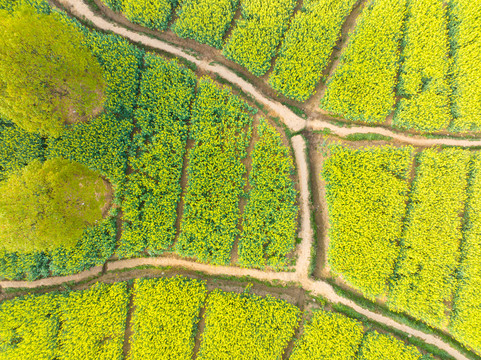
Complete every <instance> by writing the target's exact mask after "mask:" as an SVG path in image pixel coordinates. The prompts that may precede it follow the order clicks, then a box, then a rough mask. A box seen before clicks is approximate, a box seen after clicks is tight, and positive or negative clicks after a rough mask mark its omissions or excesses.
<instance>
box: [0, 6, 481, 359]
mask: <svg viewBox="0 0 481 360" xmlns="http://www.w3.org/2000/svg"><path fill="white" fill-rule="evenodd" d="M59 1H60V3H62V4H63V5H64V6H65V7H66V8H67V9H69V11H71V12H72V13H73V14H74V15H76V16H79V17H81V18H85V19H88V21H90V22H92V23H93V24H94V25H95V26H96V27H98V28H100V29H103V30H106V31H112V32H114V33H117V34H119V35H121V36H123V37H125V38H128V39H130V40H132V41H134V42H138V43H141V44H143V45H146V46H149V47H152V48H156V49H159V50H162V51H166V52H169V53H171V54H173V55H175V56H178V57H182V58H184V59H187V60H189V61H191V62H193V63H195V64H196V65H197V66H199V67H200V68H202V69H203V70H205V71H209V72H213V73H217V74H218V75H220V76H221V77H223V78H224V79H226V80H228V81H229V82H231V83H234V84H236V85H237V86H239V87H240V88H242V90H243V91H245V92H247V93H249V94H251V95H252V96H254V97H255V98H256V99H257V100H258V101H260V102H261V103H263V104H265V105H266V106H268V107H269V108H271V110H273V111H275V112H276V113H277V114H278V115H279V116H280V117H281V118H282V119H283V121H284V122H285V123H286V125H287V126H288V127H289V128H290V129H291V130H292V131H294V132H297V131H300V130H302V129H304V128H306V127H307V128H310V129H319V130H322V129H323V128H328V129H330V130H331V131H332V132H333V133H335V134H337V135H339V136H346V135H348V134H353V133H378V134H382V135H385V136H390V137H392V138H395V139H397V140H399V141H404V142H407V143H411V144H414V145H420V146H429V145H435V144H446V145H457V146H473V145H476V144H481V140H477V141H468V140H454V139H453V140H447V139H422V138H414V137H408V136H405V135H402V134H397V133H394V132H392V131H390V130H387V129H384V128H375V127H363V126H359V127H352V128H343V127H338V126H335V125H333V124H331V123H329V122H327V121H323V120H308V121H306V120H304V119H302V118H300V117H299V116H297V115H295V114H294V113H293V112H292V111H291V110H289V109H288V108H287V107H285V106H284V105H282V104H280V103H278V102H275V101H273V100H270V99H268V98H266V97H265V96H263V95H262V94H261V93H260V92H259V91H258V90H257V89H256V88H255V87H254V86H253V85H252V84H250V83H248V82H247V81H245V80H244V79H242V78H240V77H239V76H237V75H236V74H234V73H233V72H231V71H230V70H228V69H227V68H225V67H224V66H221V65H217V64H213V65H211V64H209V63H208V62H207V61H200V60H198V59H197V58H195V57H193V56H191V55H189V54H187V53H186V52H184V51H182V50H180V49H178V48H177V47H174V46H172V45H170V44H167V43H165V42H163V41H161V40H157V39H152V38H150V37H147V36H144V35H141V34H137V33H135V32H132V31H130V30H127V29H125V28H122V27H119V26H117V25H115V24H111V23H109V22H107V21H106V20H104V19H102V18H101V17H98V16H96V15H95V14H94V13H93V12H92V11H91V10H90V9H89V7H88V6H87V5H86V4H85V3H83V2H82V1H81V0H59ZM292 145H293V148H294V155H295V158H296V163H297V168H298V172H299V180H300V184H299V185H300V201H301V229H300V234H299V235H300V237H301V239H302V242H301V244H300V246H299V251H298V254H299V256H298V259H297V265H296V271H295V272H270V271H261V270H256V269H246V268H240V267H232V266H213V265H208V264H202V263H197V262H193V261H189V260H184V259H176V258H170V257H163V258H140V259H126V260H118V261H112V262H109V263H107V266H106V270H107V271H110V270H121V269H129V268H134V267H138V266H142V265H153V266H165V267H167V266H171V267H179V268H184V269H188V270H193V271H200V272H202V273H204V274H210V275H229V276H236V277H245V276H250V277H253V278H256V279H259V280H264V281H271V282H272V281H277V282H282V283H284V284H287V283H300V284H301V285H302V287H303V288H304V289H305V290H307V291H310V292H311V293H312V294H314V295H320V296H323V297H325V298H327V299H328V300H329V301H331V302H334V303H341V304H344V305H346V306H349V307H351V308H353V309H354V310H355V311H357V312H359V313H361V314H363V315H365V316H367V317H368V318H370V319H372V320H374V321H377V322H380V323H383V324H385V325H387V326H390V327H392V328H396V329H399V330H401V331H404V332H406V333H408V334H410V335H412V336H416V337H418V338H420V339H423V340H424V341H425V342H427V343H429V344H433V345H435V346H437V347H438V348H440V349H443V350H445V351H446V352H448V353H449V354H450V355H452V356H453V357H455V358H456V359H462V360H467V358H466V357H465V356H464V355H462V354H461V353H459V352H458V351H457V350H455V349H453V348H451V347H450V346H449V345H448V344H446V343H444V342H443V341H442V340H441V339H439V338H437V337H435V336H433V335H429V334H425V333H423V332H421V331H418V330H415V329H412V328H410V327H408V326H406V325H403V324H400V323H398V322H396V321H394V320H392V319H390V318H388V317H385V316H382V315H379V314H376V313H374V312H372V311H369V310H366V309H364V308H362V307H360V306H358V305H357V304H355V303H354V302H352V301H351V300H348V299H345V298H343V297H341V296H339V295H337V294H336V292H335V291H334V289H333V288H332V286H331V285H329V284H328V283H326V282H324V281H314V280H311V279H309V277H308V272H309V262H310V251H311V246H312V243H313V238H312V226H311V223H310V212H309V206H310V204H309V184H308V181H309V170H308V163H307V159H306V143H305V141H304V139H303V138H302V136H300V135H297V136H294V137H293V138H292ZM101 270H102V268H101V267H96V268H93V269H91V270H89V271H86V272H83V273H80V274H77V275H73V276H67V277H55V278H47V279H42V280H37V281H33V282H26V281H25V282H24V281H3V282H0V287H10V288H34V287H39V286H50V285H59V284H62V283H64V282H68V281H76V282H78V281H81V280H85V279H87V278H89V277H92V276H94V275H98V274H99V273H101Z"/></svg>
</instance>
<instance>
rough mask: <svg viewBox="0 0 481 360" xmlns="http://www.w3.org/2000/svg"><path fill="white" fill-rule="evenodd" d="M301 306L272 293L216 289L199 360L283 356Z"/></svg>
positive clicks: (297, 320)
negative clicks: (263, 293) (263, 295)
mask: <svg viewBox="0 0 481 360" xmlns="http://www.w3.org/2000/svg"><path fill="white" fill-rule="evenodd" d="M299 315H300V311H299V309H298V308H297V307H296V306H294V305H291V304H289V303H287V302H285V301H282V300H277V299H275V298H273V297H271V296H269V295H268V296H267V297H264V298H261V297H259V296H256V295H250V294H236V293H228V292H223V291H220V290H214V291H213V292H211V293H210V294H209V297H208V298H207V306H206V312H205V314H204V318H205V329H204V332H203V333H202V339H201V344H200V350H199V355H198V357H197V358H198V359H199V360H216V359H218V360H221V359H222V360H224V359H225V360H230V359H243V360H249V359H253V360H254V359H265V360H267V359H281V357H282V353H283V351H284V348H285V347H286V346H287V344H288V342H289V340H290V339H291V337H292V336H293V334H294V329H295V328H297V326H298V322H299Z"/></svg>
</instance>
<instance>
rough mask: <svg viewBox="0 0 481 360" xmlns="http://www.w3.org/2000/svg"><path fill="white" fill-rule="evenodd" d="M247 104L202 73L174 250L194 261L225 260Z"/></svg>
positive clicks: (247, 129) (246, 132) (233, 231)
mask: <svg viewBox="0 0 481 360" xmlns="http://www.w3.org/2000/svg"><path fill="white" fill-rule="evenodd" d="M250 110H251V109H250V108H249V107H248V106H247V105H246V104H245V103H244V102H243V101H241V100H240V99H239V98H237V97H236V96H232V94H231V93H230V91H229V90H228V89H226V88H222V89H221V88H219V87H218V86H217V85H216V84H215V83H214V82H213V81H212V80H211V79H209V78H202V79H201V80H200V81H199V83H198V86H197V96H196V99H195V101H194V104H193V107H192V119H191V124H192V126H191V128H190V137H191V138H193V139H194V141H195V144H194V147H193V148H192V149H191V151H190V152H189V154H188V163H189V166H188V169H187V174H188V175H187V176H188V183H187V190H186V193H185V197H184V201H185V205H184V213H183V217H182V221H181V233H180V237H179V239H178V241H177V243H176V245H175V246H176V250H177V252H179V253H180V254H181V255H184V256H195V257H196V258H197V259H199V260H200V261H210V262H213V263H215V264H227V263H228V262H229V261H230V253H231V249H232V246H233V244H234V240H235V238H236V236H237V235H238V233H239V230H238V229H237V223H238V222H239V219H240V212H239V206H238V204H239V197H240V196H241V195H242V194H243V193H244V185H245V180H244V179H243V176H244V174H245V172H246V168H245V166H244V165H243V164H242V162H241V160H242V159H243V158H245V157H246V156H247V146H248V145H249V141H250V137H251V130H252V129H251V127H252V119H251V117H250V115H249V111H250Z"/></svg>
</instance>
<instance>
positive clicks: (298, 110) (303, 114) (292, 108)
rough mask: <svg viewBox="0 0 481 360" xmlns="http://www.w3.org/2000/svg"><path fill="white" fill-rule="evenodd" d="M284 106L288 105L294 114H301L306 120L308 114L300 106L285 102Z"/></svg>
mask: <svg viewBox="0 0 481 360" xmlns="http://www.w3.org/2000/svg"><path fill="white" fill-rule="evenodd" d="M284 106H287V107H288V108H289V109H290V110H291V111H292V112H293V113H294V114H296V115H297V116H300V117H301V118H303V119H304V120H305V119H307V114H306V113H305V112H304V110H302V109H300V108H298V107H297V106H294V105H289V104H284Z"/></svg>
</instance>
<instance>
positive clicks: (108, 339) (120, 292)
mask: <svg viewBox="0 0 481 360" xmlns="http://www.w3.org/2000/svg"><path fill="white" fill-rule="evenodd" d="M127 305H128V292H127V285H126V284H125V283H116V284H113V285H106V284H101V283H99V284H97V285H95V286H93V287H91V288H90V289H88V290H84V291H77V292H71V293H70V294H69V295H68V297H67V298H66V299H65V300H64V301H63V302H62V303H61V316H60V321H61V322H62V330H61V332H60V334H59V343H60V345H59V355H58V358H59V359H61V360H67V359H72V360H74V359H75V360H78V359H85V360H89V359H92V360H100V359H105V360H115V359H118V360H120V359H122V358H123V354H122V346H123V341H124V331H125V319H126V317H127Z"/></svg>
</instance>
